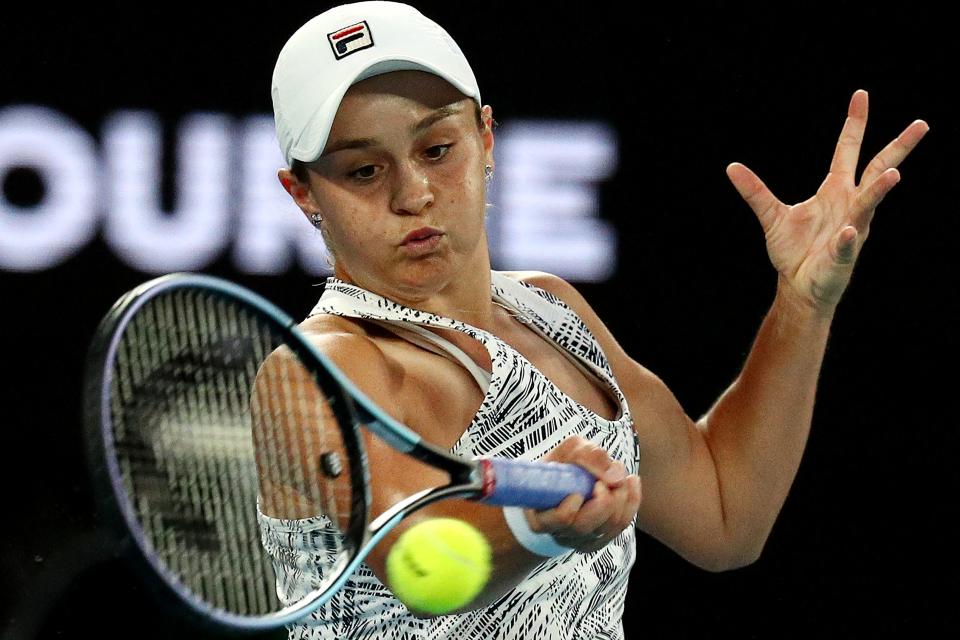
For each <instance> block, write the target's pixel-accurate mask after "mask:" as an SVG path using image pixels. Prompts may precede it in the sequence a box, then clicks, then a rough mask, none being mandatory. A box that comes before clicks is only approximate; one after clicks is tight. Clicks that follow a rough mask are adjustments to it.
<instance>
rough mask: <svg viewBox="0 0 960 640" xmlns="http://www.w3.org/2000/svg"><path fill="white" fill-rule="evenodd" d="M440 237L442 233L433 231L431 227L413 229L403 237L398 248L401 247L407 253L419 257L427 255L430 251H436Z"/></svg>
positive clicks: (437, 230) (436, 230)
mask: <svg viewBox="0 0 960 640" xmlns="http://www.w3.org/2000/svg"><path fill="white" fill-rule="evenodd" d="M442 237H443V232H442V231H440V230H439V229H434V228H433V227H421V228H420V229H415V230H413V231H411V232H410V233H408V234H407V235H406V236H404V237H403V241H402V242H401V243H400V246H401V247H403V248H404V249H405V250H406V251H407V252H408V253H411V254H414V255H420V254H424V253H429V252H430V251H433V250H434V249H436V248H437V245H438V244H440V238H442Z"/></svg>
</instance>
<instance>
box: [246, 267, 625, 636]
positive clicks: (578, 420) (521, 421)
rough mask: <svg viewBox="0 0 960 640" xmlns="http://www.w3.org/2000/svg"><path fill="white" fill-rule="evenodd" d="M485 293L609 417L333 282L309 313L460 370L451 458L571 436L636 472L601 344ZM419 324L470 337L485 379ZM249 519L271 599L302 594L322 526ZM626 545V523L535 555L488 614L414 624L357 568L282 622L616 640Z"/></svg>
mask: <svg viewBox="0 0 960 640" xmlns="http://www.w3.org/2000/svg"><path fill="white" fill-rule="evenodd" d="M491 296H492V300H493V301H494V302H496V303H498V304H500V305H502V306H504V307H506V308H507V309H508V310H509V311H511V312H513V313H514V314H515V315H517V316H518V317H519V318H524V319H526V320H527V323H528V326H529V327H530V328H531V329H532V330H534V331H536V332H537V333H539V334H540V335H541V336H542V337H544V338H545V340H546V341H547V343H549V344H551V345H553V346H554V347H556V348H557V349H559V350H560V351H561V352H562V353H563V354H564V355H566V356H567V357H568V358H569V359H570V360H571V361H572V362H573V363H574V364H575V365H576V366H578V367H579V368H580V369H581V370H583V371H584V372H585V373H587V374H588V375H590V376H594V377H595V378H597V379H599V381H600V382H601V383H602V385H603V386H604V387H605V388H607V389H608V390H609V393H610V395H611V397H612V398H613V399H615V400H616V404H617V406H618V407H619V415H618V416H617V418H616V419H615V420H613V421H609V420H606V419H604V418H602V417H601V416H599V415H597V414H596V413H594V412H592V411H590V410H589V409H587V408H586V407H584V406H582V405H580V404H579V403H577V402H576V401H574V400H573V399H572V398H570V397H569V396H567V395H566V394H565V393H563V392H562V391H560V389H558V388H557V387H556V386H555V385H554V384H553V383H552V382H551V381H550V380H549V379H547V378H546V376H544V375H543V374H542V373H541V372H540V371H538V370H537V369H536V367H534V366H533V364H531V363H530V361H529V360H527V359H526V358H525V357H524V356H522V355H521V354H520V353H519V352H517V351H516V350H515V349H514V348H513V347H511V346H510V345H508V344H507V343H505V342H504V341H502V340H500V339H499V338H497V337H496V336H494V335H492V334H490V333H488V332H486V331H483V330H481V329H477V328H475V327H472V326H470V325H468V324H465V323H463V322H459V321H457V320H453V319H451V318H445V317H441V316H437V315H434V314H431V313H427V312H425V311H419V310H417V309H412V308H410V307H406V306H403V305H401V304H398V303H396V302H393V301H391V300H388V299H387V298H384V297H382V296H379V295H377V294H374V293H371V292H369V291H366V290H365V289H362V288H360V287H357V286H355V285H352V284H348V283H346V282H343V281H341V280H338V279H336V278H332V277H331V278H328V279H327V283H326V288H325V290H324V293H323V295H322V296H321V298H320V301H319V302H318V303H317V305H316V307H314V309H313V311H312V312H311V314H310V315H315V314H319V313H329V314H335V315H340V316H347V317H354V318H365V319H368V320H371V321H374V322H377V323H378V324H380V325H381V326H384V327H385V328H389V329H391V330H393V331H395V332H396V333H397V334H398V335H401V336H402V337H404V338H406V339H408V340H410V341H411V342H414V343H415V344H418V345H420V346H422V347H424V348H427V349H430V350H432V351H435V352H437V353H441V354H443V355H445V356H447V357H451V358H453V359H454V360H457V361H458V362H460V363H461V364H463V366H465V367H466V368H467V369H468V370H469V371H470V373H471V374H472V375H473V377H474V379H475V380H476V381H477V383H478V384H479V385H480V387H481V389H482V390H483V391H484V392H485V396H484V399H483V402H482V403H481V405H480V408H479V410H478V411H477V413H476V415H475V416H474V418H473V420H472V421H471V423H470V424H469V426H467V428H466V430H465V431H464V433H463V434H462V436H461V437H460V439H459V440H458V441H457V443H456V444H455V445H454V446H453V447H452V448H451V452H452V453H455V454H457V455H460V456H464V457H467V458H473V457H477V456H502V457H507V458H523V459H527V460H537V459H539V458H542V457H543V456H544V455H546V454H547V453H548V452H549V451H550V450H551V449H553V448H554V447H556V446H557V445H558V444H560V442H562V441H563V440H564V439H565V438H567V437H568V436H571V435H575V434H576V435H580V436H582V437H584V438H586V439H589V440H591V441H593V442H596V443H597V444H599V445H600V446H601V447H603V448H604V449H605V450H606V451H607V452H608V453H609V454H610V456H611V458H613V459H616V460H620V461H622V462H623V463H624V464H625V465H626V467H627V471H628V473H637V471H638V467H639V453H640V450H639V445H638V442H637V439H636V434H635V431H634V428H633V421H632V418H631V416H630V412H629V409H628V407H627V403H626V400H625V398H624V396H623V394H622V393H621V391H620V388H619V387H618V386H617V383H616V381H615V380H614V377H613V373H612V371H611V369H610V365H609V363H608V362H607V360H606V357H605V356H604V354H603V351H602V350H601V348H600V345H599V344H598V343H597V341H596V339H595V338H594V337H593V335H592V334H591V332H590V331H589V329H588V328H587V326H586V325H585V324H584V323H583V321H582V320H581V319H580V318H579V317H578V316H577V315H576V314H575V313H574V312H573V310H572V309H570V307H569V306H567V305H566V304H565V303H564V302H563V301H562V300H560V299H559V298H557V297H556V296H554V295H552V294H550V293H549V292H547V291H544V290H542V289H540V288H537V287H534V286H532V285H528V284H526V283H523V282H520V281H519V280H516V279H513V278H511V277H509V276H507V275H506V274H503V273H501V272H497V271H491ZM424 327H444V328H447V329H454V330H456V331H460V332H462V333H465V334H467V335H469V336H471V337H473V338H475V339H476V340H478V341H479V342H480V343H481V344H483V346H484V347H486V349H487V351H488V352H489V354H490V360H491V363H492V373H488V372H487V371H485V370H483V369H482V368H480V367H479V366H477V365H476V363H474V362H473V360H472V359H470V358H469V357H468V356H467V355H466V354H464V353H463V352H462V351H461V350H460V349H459V348H458V347H456V346H455V345H453V344H452V343H450V342H449V341H447V340H445V339H444V338H441V337H440V336H439V335H437V334H436V333H433V332H431V331H428V330H427V329H425V328H424ZM544 348H547V345H546V344H545V345H544ZM373 515H376V514H373ZM258 517H259V520H260V526H261V533H262V541H263V544H264V548H265V549H266V551H267V553H268V554H269V555H270V557H271V559H272V562H273V565H274V570H275V572H276V574H277V593H278V595H279V596H280V598H281V601H283V602H285V603H292V602H294V601H296V600H297V599H299V597H302V595H303V594H305V593H306V592H308V591H309V590H310V583H311V566H312V562H311V555H312V554H315V553H317V552H318V550H317V549H316V547H315V546H314V545H311V538H312V537H313V536H314V535H318V530H319V529H321V528H322V527H323V526H324V523H323V521H322V519H321V518H305V519H298V520H286V519H278V518H272V517H269V516H265V515H263V514H262V513H258ZM634 524H635V522H634ZM635 541H636V540H635V528H634V527H627V528H626V529H625V530H624V531H623V532H622V533H621V534H620V535H619V536H618V537H617V538H615V539H613V540H612V541H611V542H610V543H609V544H607V545H606V546H605V547H604V548H603V549H600V550H599V551H595V552H592V553H578V552H572V551H571V552H568V553H565V554H562V555H559V556H556V557H553V558H546V559H544V562H543V563H542V564H540V565H539V566H538V567H537V568H536V569H534V570H533V571H532V572H531V573H530V575H529V576H528V577H527V578H525V579H524V580H523V581H522V582H521V583H520V584H519V585H518V586H517V587H516V588H514V589H513V590H511V591H510V592H508V593H507V594H505V595H504V596H503V597H501V598H500V599H499V600H498V601H497V602H495V603H494V604H492V605H490V606H489V607H486V608H484V609H479V610H476V611H470V612H467V613H463V614H457V615H449V616H440V617H437V618H430V619H422V618H416V617H414V616H413V615H412V614H411V613H410V612H409V611H408V610H407V608H406V607H405V606H404V605H403V603H401V602H400V601H399V600H398V599H397V598H395V597H394V596H393V594H392V593H391V592H390V590H389V589H387V587H385V586H384V585H383V583H381V582H380V580H379V579H377V577H376V575H375V574H374V573H373V571H372V570H371V569H370V568H369V567H368V566H367V565H366V564H365V563H364V564H362V565H361V566H360V567H359V568H358V570H357V571H356V573H355V574H354V575H353V576H352V577H351V578H350V580H349V581H348V582H347V584H346V585H345V586H344V587H343V588H342V589H341V590H340V591H339V592H338V593H337V594H336V595H335V596H334V597H333V598H332V599H331V600H330V602H328V603H326V604H325V605H324V606H323V607H321V608H320V609H319V610H318V611H316V612H315V613H314V614H312V615H311V616H310V617H308V618H305V619H304V620H302V621H300V622H298V623H296V624H293V625H291V626H289V627H288V629H289V638H291V639H292V638H309V639H320V638H336V639H338V640H353V639H355V638H363V639H368V638H369V639H374V638H376V639H381V638H384V639H396V640H413V639H418V638H424V639H430V640H439V639H441V638H455V639H456V640H497V639H507V638H511V639H513V638H516V639H520V638H523V639H530V640H554V639H556V640H561V639H562V640H586V639H588V638H589V639H594V638H598V639H621V638H623V625H622V617H623V608H624V599H625V596H626V591H627V580H628V577H629V573H630V568H631V567H632V566H633V562H634V559H635V554H636V545H635Z"/></svg>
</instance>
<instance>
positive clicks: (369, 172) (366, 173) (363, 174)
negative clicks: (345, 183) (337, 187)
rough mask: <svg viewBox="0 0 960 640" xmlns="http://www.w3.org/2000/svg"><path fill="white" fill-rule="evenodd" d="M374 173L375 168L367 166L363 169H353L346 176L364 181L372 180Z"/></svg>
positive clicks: (370, 165)
mask: <svg viewBox="0 0 960 640" xmlns="http://www.w3.org/2000/svg"><path fill="white" fill-rule="evenodd" d="M376 171H377V168H376V167H375V166H373V165H372V164H368V165H366V166H364V167H360V168H359V169H354V170H353V171H351V172H350V173H349V174H347V175H349V176H350V177H351V178H360V179H365V178H372V177H373V176H374V175H375V174H376Z"/></svg>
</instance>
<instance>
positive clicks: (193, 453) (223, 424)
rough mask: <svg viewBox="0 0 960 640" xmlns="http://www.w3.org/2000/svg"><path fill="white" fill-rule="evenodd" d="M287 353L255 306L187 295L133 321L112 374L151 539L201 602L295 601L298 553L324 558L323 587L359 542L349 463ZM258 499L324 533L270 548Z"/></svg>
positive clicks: (270, 607)
mask: <svg viewBox="0 0 960 640" xmlns="http://www.w3.org/2000/svg"><path fill="white" fill-rule="evenodd" d="M283 345H284V340H283V337H282V336H281V335H279V334H278V332H277V331H276V330H274V329H272V328H271V326H270V325H268V324H267V323H266V322H264V321H263V320H262V319H261V318H260V317H259V316H257V315H255V314H254V313H252V312H250V311H249V310H248V309H247V308H246V307H243V306H239V305H236V304H232V303H230V302H228V301H226V300H225V299H224V298H222V297H220V296H214V295H209V294H204V293H199V292H197V291H195V290H188V289H174V290H173V291H171V292H168V293H164V294H161V295H157V296H154V297H153V298H151V299H149V300H148V301H147V302H146V303H144V306H143V307H142V308H141V309H140V310H139V312H137V313H135V314H134V315H133V316H132V318H131V320H130V322H129V323H128V325H127V327H126V329H125V331H124V332H123V334H122V336H121V339H120V341H119V343H118V345H117V348H116V356H115V359H114V362H113V363H112V367H111V371H110V375H111V378H110V385H111V391H112V393H111V399H112V403H111V407H110V410H111V418H112V443H113V447H114V449H115V454H116V460H117V465H118V467H119V470H118V471H119V478H121V482H122V484H123V489H124V490H125V491H126V494H127V495H128V496H130V502H129V505H128V508H129V511H130V515H129V517H132V518H134V519H135V520H136V521H137V523H138V525H139V528H140V529H141V531H142V535H143V541H142V542H143V543H144V545H145V546H146V547H148V548H149V550H150V553H152V554H153V555H154V558H155V563H156V564H159V565H160V567H162V570H163V571H165V572H167V573H168V574H170V575H169V576H168V577H172V578H173V579H174V580H175V581H176V582H178V583H180V584H182V585H183V587H184V588H185V589H186V590H187V591H188V592H190V594H192V597H193V598H194V599H196V600H199V601H201V602H202V603H204V604H205V605H207V606H213V607H216V608H219V609H222V610H225V611H228V612H232V613H236V614H239V615H265V614H269V613H271V612H273V611H275V610H277V609H278V608H279V607H281V606H283V605H284V604H286V603H284V602H282V601H281V599H280V598H278V591H281V590H282V589H281V586H282V584H281V583H282V581H283V575H284V572H286V571H288V570H289V568H290V566H289V565H290V558H291V557H292V556H291V552H292V551H294V550H295V549H294V547H302V546H304V545H307V546H310V547H311V548H313V549H314V550H315V551H316V553H315V554H314V555H312V556H311V558H312V559H311V562H312V563H313V564H314V565H315V566H314V567H313V569H314V570H315V571H316V575H317V576H318V578H317V579H318V580H319V581H320V582H322V581H324V580H326V579H327V576H330V575H333V574H334V573H335V571H336V569H337V567H339V566H341V565H342V564H343V562H344V559H345V558H347V557H348V556H350V555H351V553H352V545H353V544H354V543H351V542H348V539H347V538H346V536H345V533H346V531H347V529H348V528H349V527H350V526H351V510H352V509H354V506H355V502H356V498H357V496H356V495H355V490H354V487H353V486H352V482H351V477H352V474H351V469H350V463H349V452H348V450H347V447H346V445H345V444H344V442H343V438H342V436H341V435H340V429H339V426H338V425H337V423H336V420H335V419H334V417H333V414H332V412H331V411H330V409H329V407H328V406H327V403H326V399H325V398H324V397H323V395H322V393H321V392H320V391H319V389H318V388H317V387H316V385H315V384H313V383H312V376H311V374H310V373H309V372H308V371H307V370H306V368H305V367H304V366H303V365H302V363H301V362H300V360H299V358H298V357H296V356H295V355H294V354H293V353H292V351H291V350H290V349H289V348H286V347H284V346H283ZM258 497H259V498H260V499H261V500H262V504H261V505H260V506H261V508H262V510H263V515H266V516H270V517H273V518H281V519H298V518H306V517H318V518H319V520H318V521H319V522H321V523H322V524H324V526H322V527H320V529H318V530H313V531H311V532H310V533H309V534H304V537H305V538H306V537H309V540H307V539H303V540H299V541H298V540H293V536H291V537H290V539H288V540H287V541H286V542H285V543H284V545H281V546H279V547H273V546H270V545H266V543H265V540H266V537H265V534H266V532H265V531H264V530H263V529H262V522H261V520H260V518H259V517H258ZM297 562H301V561H297ZM317 586H318V587H319V586H321V585H319V584H318V585H317Z"/></svg>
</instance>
